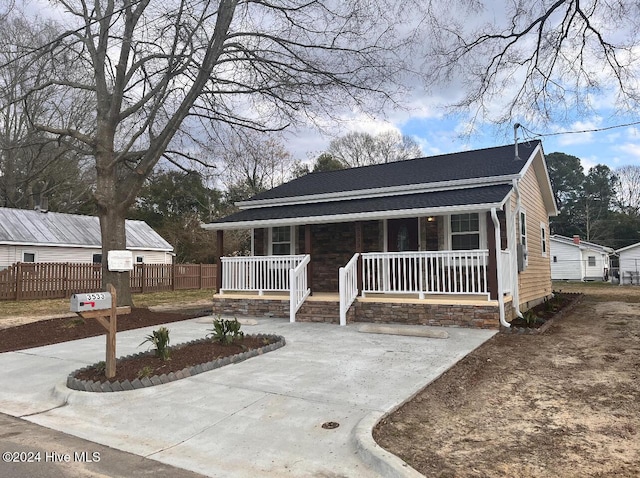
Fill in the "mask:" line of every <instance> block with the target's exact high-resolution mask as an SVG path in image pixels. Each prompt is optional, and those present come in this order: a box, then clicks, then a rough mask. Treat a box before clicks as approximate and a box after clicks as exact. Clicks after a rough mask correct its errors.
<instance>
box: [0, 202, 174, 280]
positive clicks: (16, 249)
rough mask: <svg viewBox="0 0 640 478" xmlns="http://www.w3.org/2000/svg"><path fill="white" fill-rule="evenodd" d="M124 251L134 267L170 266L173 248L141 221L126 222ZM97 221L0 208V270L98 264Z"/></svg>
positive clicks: (95, 219)
mask: <svg viewBox="0 0 640 478" xmlns="http://www.w3.org/2000/svg"><path fill="white" fill-rule="evenodd" d="M126 232H127V249H128V250H130V251H132V252H133V257H134V262H135V263H138V264H171V263H172V262H173V256H174V253H173V246H172V245H171V244H169V243H168V242H167V241H165V240H164V239H163V238H162V237H161V236H160V235H159V234H158V233H157V232H156V231H154V230H153V229H152V228H151V227H150V226H149V225H148V224H147V223H146V222H144V221H133V220H127V221H126ZM101 243H102V241H101V239H100V221H99V219H98V218H97V217H94V216H80V215H76V214H63V213H58V212H47V211H45V210H34V211H30V210H25V209H11V208H2V207H0V270H2V269H6V268H7V267H9V266H11V265H12V264H15V263H16V262H71V263H98V262H101V260H102V250H101Z"/></svg>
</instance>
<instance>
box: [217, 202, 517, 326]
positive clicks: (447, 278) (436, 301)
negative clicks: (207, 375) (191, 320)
mask: <svg viewBox="0 0 640 478" xmlns="http://www.w3.org/2000/svg"><path fill="white" fill-rule="evenodd" d="M495 219H496V220H493V219H492V218H491V216H490V213H487V214H482V213H465V214H464V215H462V214H458V215H454V216H453V220H454V226H453V229H455V232H459V231H458V230H459V229H463V231H462V233H460V234H457V236H458V237H454V239H453V241H452V240H451V234H450V233H449V231H448V229H451V217H450V216H440V217H437V216H424V217H413V218H401V219H398V218H393V219H382V220H376V221H355V222H352V223H334V224H312V225H310V224H306V225H300V226H284V227H283V226H277V227H273V228H260V229H254V230H252V234H251V237H252V246H251V249H252V255H251V256H236V257H222V258H221V259H220V268H219V270H220V271H221V274H219V275H218V278H219V284H218V290H219V294H218V295H216V297H215V299H214V312H217V313H226V314H244V315H263V314H271V315H275V316H284V317H289V319H290V320H291V321H292V322H293V321H296V320H318V321H328V322H339V323H340V324H341V325H345V324H346V323H347V322H349V321H374V322H375V321H381V320H385V321H394V322H395V321H399V322H403V323H423V324H429V325H466V326H474V327H484V328H497V327H498V326H499V315H500V307H502V308H503V310H507V311H510V310H511V309H512V307H510V303H511V301H512V299H511V294H512V289H513V283H514V280H515V277H514V274H513V273H512V271H514V270H515V264H514V257H513V256H514V255H513V254H512V253H511V251H510V250H509V248H507V247H506V246H507V238H506V234H505V235H504V237H503V234H501V233H500V222H501V221H502V222H504V215H502V218H499V217H498V215H497V214H496V215H495ZM455 221H458V222H461V223H462V227H460V224H457V225H456V223H455ZM463 233H466V234H463ZM454 236H456V234H455V233H454ZM221 241H223V234H222V231H218V243H219V244H220V243H221ZM496 241H498V242H496ZM452 242H453V246H455V247H459V246H460V245H461V244H469V245H471V246H475V247H477V246H479V245H483V246H484V247H485V248H473V249H460V248H457V249H442V247H445V246H447V245H449V247H451V245H452ZM496 244H498V247H496ZM503 246H504V247H503ZM421 249H422V250H421ZM424 249H432V250H424ZM274 252H277V253H276V254H274ZM292 252H294V253H297V254H292ZM498 268H500V269H501V274H498ZM499 276H501V277H500V278H501V283H500V284H498V281H499ZM498 291H500V293H499V292H498ZM500 302H502V306H501V305H500ZM505 304H509V307H506V309H505ZM509 318H510V314H509Z"/></svg>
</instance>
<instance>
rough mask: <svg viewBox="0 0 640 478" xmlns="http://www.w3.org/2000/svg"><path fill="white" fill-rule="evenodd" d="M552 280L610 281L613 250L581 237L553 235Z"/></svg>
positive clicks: (550, 244)
mask: <svg viewBox="0 0 640 478" xmlns="http://www.w3.org/2000/svg"><path fill="white" fill-rule="evenodd" d="M549 251H550V252H551V278H552V279H553V280H580V281H608V280H609V272H610V270H611V266H610V262H609V256H610V255H611V254H613V249H612V248H610V247H606V246H601V245H600V244H595V243H593V242H588V241H583V240H581V239H580V236H573V237H566V236H561V235H559V234H553V235H551V238H550V241H549Z"/></svg>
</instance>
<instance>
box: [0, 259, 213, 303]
mask: <svg viewBox="0 0 640 478" xmlns="http://www.w3.org/2000/svg"><path fill="white" fill-rule="evenodd" d="M216 269H217V266H216V265H215V264H136V265H135V266H134V270H133V271H132V272H131V292H134V293H145V292H162V291H170V290H186V289H214V288H215V287H216ZM101 290H102V266H101V265H100V264H72V263H68V262H64V263H57V262H29V263H21V262H18V263H17V264H14V265H12V266H10V267H9V268H8V269H5V270H2V271H0V300H28V299H60V298H69V297H71V294H74V293H76V292H82V293H87V292H98V291H101Z"/></svg>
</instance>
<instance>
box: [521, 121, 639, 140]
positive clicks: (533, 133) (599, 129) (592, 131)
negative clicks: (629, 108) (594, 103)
mask: <svg viewBox="0 0 640 478" xmlns="http://www.w3.org/2000/svg"><path fill="white" fill-rule="evenodd" d="M639 124H640V121H634V122H632V123H624V124H619V125H614V126H605V127H602V128H593V129H583V130H576V131H558V132H556V133H536V132H534V131H531V130H530V129H528V128H526V127H525V126H523V125H522V124H520V128H521V129H522V130H523V131H525V132H527V133H529V134H531V135H533V136H534V137H540V138H542V137H547V136H560V135H563V134H582V133H599V132H601V131H608V130H611V129H617V128H627V127H629V126H635V125H639Z"/></svg>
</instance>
